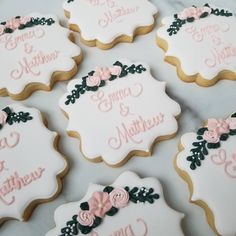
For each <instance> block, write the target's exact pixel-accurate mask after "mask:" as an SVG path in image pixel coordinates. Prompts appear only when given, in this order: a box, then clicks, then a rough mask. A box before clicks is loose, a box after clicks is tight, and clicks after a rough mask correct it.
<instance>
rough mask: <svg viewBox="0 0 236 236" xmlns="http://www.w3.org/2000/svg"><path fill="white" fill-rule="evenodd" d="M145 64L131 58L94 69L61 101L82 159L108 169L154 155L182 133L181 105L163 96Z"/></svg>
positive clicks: (160, 85) (71, 85) (72, 84)
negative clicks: (155, 148)
mask: <svg viewBox="0 0 236 236" xmlns="http://www.w3.org/2000/svg"><path fill="white" fill-rule="evenodd" d="M165 85H166V84H165V83H164V82H159V81H157V80H155V79H154V78H153V77H152V76H151V74H150V68H149V67H148V65H146V64H144V63H132V62H130V61H128V60H121V61H117V62H115V63H114V64H113V65H112V66H110V67H96V68H95V70H93V71H91V72H89V73H88V75H86V76H84V77H82V78H79V79H74V80H72V81H71V82H70V83H69V85H68V92H67V93H66V94H65V95H64V96H63V97H62V98H61V99H60V102H59V105H60V107H61V109H62V110H63V111H64V112H65V113H66V114H67V116H68V117H69V124H68V127H67V131H68V133H69V135H71V136H74V137H80V139H81V150H82V153H83V154H84V156H85V157H86V158H87V159H88V160H90V161H94V162H98V161H102V160H103V161H104V162H105V163H106V164H108V165H110V166H120V165H123V164H124V163H125V162H126V161H127V160H128V159H129V158H130V157H132V156H134V155H140V156H147V155H151V150H152V145H153V144H154V143H155V142H156V141H159V140H163V139H167V138H171V137H172V136H173V135H174V134H175V133H176V132H177V129H178V124H177V121H176V116H178V115H179V114H180V106H179V105H178V104H177V103H176V102H175V101H173V100H172V99H170V98H169V97H168V95H167V94H166V92H165Z"/></svg>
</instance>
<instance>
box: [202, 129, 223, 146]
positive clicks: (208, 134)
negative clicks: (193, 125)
mask: <svg viewBox="0 0 236 236" xmlns="http://www.w3.org/2000/svg"><path fill="white" fill-rule="evenodd" d="M203 139H204V140H206V141H207V142H208V143H218V142H219V141H220V135H219V134H218V133H217V132H216V131H207V130H206V131H205V132H204V134H203Z"/></svg>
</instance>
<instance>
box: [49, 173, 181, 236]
mask: <svg viewBox="0 0 236 236" xmlns="http://www.w3.org/2000/svg"><path fill="white" fill-rule="evenodd" d="M112 186H113V187H117V188H118V187H123V186H129V187H130V188H132V187H147V188H153V189H154V192H157V193H158V194H159V195H160V198H159V199H158V200H156V201H155V202H154V203H153V204H150V203H138V204H134V203H129V204H128V205H127V206H126V207H124V208H122V209H120V210H119V212H118V213H117V214H116V215H114V216H106V217H105V218H104V221H103V222H102V224H101V225H99V226H98V227H97V228H96V229H94V230H93V231H92V232H91V233H89V234H88V235H91V236H92V235H93V236H94V235H96V236H98V235H102V236H108V235H112V236H113V235H140V236H141V235H142V236H144V235H166V236H172V235H178V236H180V235H183V233H182V230H181V227H180V221H181V219H182V218H183V214H182V213H179V212H176V211H174V210H173V209H171V208H170V207H169V206H168V205H167V204H166V202H165V200H164V196H163V192H162V187H161V185H160V183H159V181H158V180H157V179H155V178H145V179H140V178H139V177H138V176H137V175H136V174H134V173H133V172H124V173H123V174H121V175H120V176H119V177H118V178H117V180H116V181H115V182H114V183H113V184H112ZM103 188H104V186H101V185H96V184H90V186H89V188H88V191H87V193H86V195H85V196H84V198H83V199H81V200H80V201H78V202H70V203H68V204H65V205H62V206H60V207H59V208H58V209H57V210H56V212H55V222H56V228H54V229H53V230H51V231H49V232H48V233H47V234H46V236H55V235H60V234H61V231H60V230H61V228H63V227H64V226H65V223H66V222H67V221H69V220H70V219H71V218H72V216H73V215H75V214H78V212H79V205H80V203H82V202H84V201H87V200H88V199H89V198H90V197H91V196H92V194H93V193H94V192H95V191H102V189H103ZM167 222H168V223H167ZM72 235H73V234H72Z"/></svg>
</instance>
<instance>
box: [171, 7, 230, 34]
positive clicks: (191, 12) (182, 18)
mask: <svg viewBox="0 0 236 236" xmlns="http://www.w3.org/2000/svg"><path fill="white" fill-rule="evenodd" d="M211 14H212V15H216V16H225V17H230V16H233V13H231V12H229V11H227V10H224V9H221V10H220V9H218V8H216V9H214V8H211V7H210V6H209V4H205V5H204V6H203V7H196V6H192V7H189V8H186V9H184V10H183V11H182V12H181V13H179V14H175V15H174V18H175V20H174V22H173V23H172V24H171V25H170V27H169V28H168V29H167V32H168V33H169V35H170V36H172V35H174V34H177V33H178V31H179V30H180V28H181V27H182V26H183V25H184V24H186V23H192V22H194V21H195V20H200V19H201V18H205V17H207V16H209V15H211Z"/></svg>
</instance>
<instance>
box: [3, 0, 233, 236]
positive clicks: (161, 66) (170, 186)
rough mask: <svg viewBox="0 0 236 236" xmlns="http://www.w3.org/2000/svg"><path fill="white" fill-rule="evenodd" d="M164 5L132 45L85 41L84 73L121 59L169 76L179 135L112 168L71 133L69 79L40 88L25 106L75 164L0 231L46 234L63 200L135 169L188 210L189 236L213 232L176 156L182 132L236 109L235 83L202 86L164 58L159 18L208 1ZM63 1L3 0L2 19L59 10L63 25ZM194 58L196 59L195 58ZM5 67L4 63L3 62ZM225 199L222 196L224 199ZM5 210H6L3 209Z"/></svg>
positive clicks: (230, 1) (178, 206) (5, 233)
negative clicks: (66, 99) (42, 118)
mask: <svg viewBox="0 0 236 236" xmlns="http://www.w3.org/2000/svg"><path fill="white" fill-rule="evenodd" d="M152 1H153V2H154V3H155V4H156V5H157V7H158V8H159V10H160V14H159V16H158V18H157V24H156V26H155V29H154V30H153V32H151V33H150V34H148V35H145V36H140V37H138V38H136V40H135V42H134V43H133V44H119V45H117V46H116V47H114V48H113V49H111V50H109V51H101V50H99V49H96V48H88V47H85V46H82V45H81V44H80V43H79V40H78V44H80V45H81V47H82V49H83V53H84V61H83V62H82V64H81V66H80V70H79V73H78V74H79V75H84V74H87V72H88V71H90V70H91V69H93V68H94V67H95V66H96V65H99V64H100V63H101V62H102V63H103V64H104V65H110V64H111V63H113V62H114V61H115V60H116V59H118V58H130V59H131V60H138V61H144V62H147V63H149V65H150V66H151V68H152V74H153V76H154V77H156V78H158V79H159V80H162V81H166V82H167V83H168V84H167V92H168V94H169V95H170V96H171V97H172V98H175V99H176V100H177V101H178V102H179V103H180V104H181V107H182V115H181V117H180V119H179V126H180V127H179V132H178V135H177V136H176V138H174V139H172V140H168V141H164V142H161V143H159V144H157V145H156V146H155V148H154V153H153V156H152V157H149V158H133V159H131V160H130V161H129V162H128V163H127V164H126V165H125V166H123V167H122V168H117V169H112V168H109V167H107V166H105V165H104V164H103V163H101V164H93V163H90V162H88V161H87V160H85V159H84V158H83V157H82V155H81V153H80V151H79V141H78V140H76V139H74V138H70V137H68V136H67V134H66V132H65V130H66V125H67V119H66V118H65V117H64V115H63V114H62V112H61V111H60V110H59V107H58V105H57V104H58V99H59V98H60V97H61V95H62V94H63V93H64V92H65V90H66V83H58V84H57V85H56V86H55V87H54V89H53V91H52V92H50V93H49V92H42V91H39V92H36V93H34V94H33V95H32V96H31V97H30V98H28V99H27V100H25V101H23V103H24V104H25V105H29V106H35V107H37V108H39V109H40V110H41V111H42V112H43V113H45V114H46V117H47V119H48V121H49V127H50V129H52V130H55V131H58V132H59V133H60V134H61V149H62V151H63V153H64V154H65V155H66V156H67V157H68V160H69V162H70V165H71V168H70V172H69V173H68V175H67V176H66V177H65V179H64V188H63V191H62V193H61V195H60V196H59V197H58V198H57V199H55V200H54V201H52V202H50V203H47V204H42V205H40V206H38V207H37V208H36V209H35V210H34V212H33V214H32V216H31V218H30V220H29V221H28V222H17V221H9V222H7V223H5V224H4V225H3V226H2V227H1V228H0V235H1V236H13V235H17V236H43V235H45V233H46V232H47V231H48V230H49V229H51V228H53V227H54V219H53V214H54V210H55V209H56V208H57V207H58V206H59V205H60V204H63V203H66V202H69V201H75V200H78V199H80V198H82V197H83V195H84V194H85V192H86V189H87V186H88V184H89V182H95V183H96V182H97V183H102V184H109V183H111V182H113V180H115V178H116V177H117V176H118V175H119V174H120V173H121V172H122V171H124V170H132V171H135V172H137V173H138V174H139V175H141V176H142V177H147V176H154V177H157V178H158V179H159V180H160V181H161V182H162V184H163V187H164V192H165V196H166V199H167V201H168V203H169V204H170V206H172V207H173V208H174V209H176V210H178V211H181V212H183V213H185V215H186V216H185V219H184V221H183V230H184V232H185V235H188V236H203V235H204V236H212V235H214V233H213V231H212V230H211V228H210V227H209V226H208V224H207V222H206V219H205V214H204V211H203V210H202V209H201V208H200V207H198V206H195V205H193V204H190V203H189V202H188V198H189V191H188V189H187V185H186V183H185V182H184V181H183V180H182V179H181V178H180V177H179V176H178V175H177V174H176V172H175V171H174V168H173V159H174V157H175V154H176V153H177V150H178V148H177V146H178V142H179V138H180V136H181V135H182V134H183V133H185V132H188V131H192V130H196V129H197V128H198V127H199V126H200V125H201V124H202V122H203V121H204V120H205V119H207V118H208V117H225V116H227V115H228V114H230V113H232V112H233V111H235V110H236V104H235V100H234V99H235V98H236V94H235V89H236V82H233V81H221V82H219V83H217V85H215V86H213V87H210V88H202V87H199V86H197V85H195V84H187V83H184V82H182V81H181V80H180V79H178V78H177V75H176V72H175V68H174V67H173V66H171V65H169V64H167V63H165V62H164V61H163V56H164V53H163V51H162V50H161V49H160V48H158V47H157V46H156V44H155V35H156V30H157V28H158V26H159V24H160V19H161V18H162V17H163V16H165V15H169V14H173V13H175V12H178V11H180V10H181V9H182V8H183V7H187V6H189V5H191V4H198V5H200V4H204V3H205V0H199V1H189V0H179V1H175V0H169V1H164V0H152ZM62 2H63V1H62V0H50V1H47V0H41V1H37V0H21V1H16V0H1V1H0V19H1V20H5V19H7V18H9V17H11V16H15V15H24V14H27V13H29V12H31V11H38V12H42V13H56V14H57V15H58V16H59V17H60V19H61V20H62V22H63V24H64V25H66V22H67V20H66V19H65V17H64V16H63V10H62V7H61V6H62ZM209 3H211V4H215V5H219V6H225V7H229V8H231V9H232V10H233V11H234V12H236V4H235V0H227V1H222V0H215V1H209ZM190 59H191V58H190ZM0 63H1V65H0V67H2V66H4V64H3V62H0ZM10 103H12V100H11V99H9V98H0V107H4V106H6V105H7V104H10ZM222 200H223V199H222ZM0 210H1V209H0Z"/></svg>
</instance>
